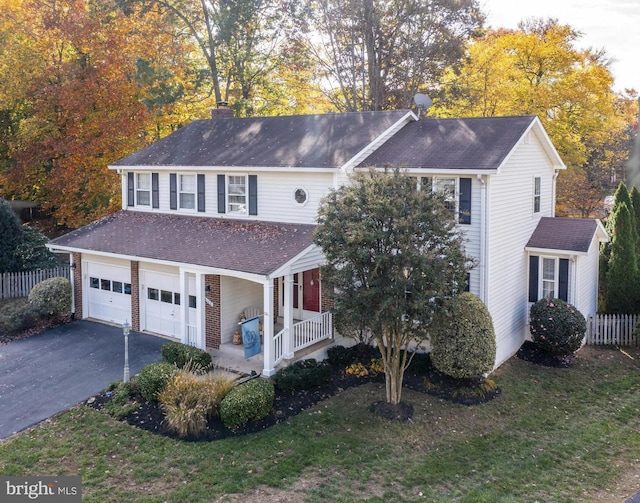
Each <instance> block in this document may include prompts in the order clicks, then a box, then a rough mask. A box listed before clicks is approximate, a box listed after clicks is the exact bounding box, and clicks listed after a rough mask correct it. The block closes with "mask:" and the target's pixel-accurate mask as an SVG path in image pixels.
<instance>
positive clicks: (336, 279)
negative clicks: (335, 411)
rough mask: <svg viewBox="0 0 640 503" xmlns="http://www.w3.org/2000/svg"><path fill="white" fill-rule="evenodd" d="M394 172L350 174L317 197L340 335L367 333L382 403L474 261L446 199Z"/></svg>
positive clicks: (396, 397) (395, 394)
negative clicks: (382, 385)
mask: <svg viewBox="0 0 640 503" xmlns="http://www.w3.org/2000/svg"><path fill="white" fill-rule="evenodd" d="M416 185H417V184H416V179H415V178H412V177H410V176H407V174H406V173H405V172H403V171H400V170H399V169H387V170H384V171H374V170H370V171H367V172H356V173H354V174H353V175H352V176H351V183H349V184H347V185H345V186H342V187H340V188H338V189H334V190H332V191H331V192H330V193H329V194H328V195H327V196H326V197H325V198H324V199H323V201H322V202H321V205H320V208H319V213H318V224H319V225H318V228H317V230H316V234H315V243H316V244H317V245H319V246H320V247H321V248H322V250H323V252H324V255H325V259H326V262H325V265H324V266H322V268H321V273H322V278H323V281H324V282H325V283H326V284H328V285H329V287H333V289H334V291H335V307H334V318H335V323H336V328H337V329H338V330H339V331H340V333H342V334H343V335H347V336H348V335H357V334H361V333H362V332H363V331H366V332H369V333H370V334H371V336H372V340H373V341H375V343H376V345H377V346H378V348H379V350H380V352H381V353H382V359H383V362H384V371H385V382H386V398H387V402H389V403H391V404H394V405H397V404H399V403H400V400H401V397H402V381H403V378H404V372H405V370H406V369H407V367H408V366H409V364H410V363H411V358H412V356H411V355H412V353H410V352H408V351H407V350H408V349H409V347H410V346H411V347H414V346H416V347H420V345H421V344H423V343H424V342H425V341H426V340H427V339H428V336H429V326H430V324H431V321H432V319H433V316H434V314H435V313H436V312H438V311H439V310H441V309H442V301H443V300H444V299H447V298H450V297H453V296H455V295H457V294H458V293H461V292H462V291H463V290H464V286H465V279H466V274H467V272H468V270H469V268H470V267H471V266H472V263H471V261H470V260H469V259H468V258H467V257H466V256H465V254H464V251H463V240H462V238H461V236H460V235H459V234H458V232H457V230H456V226H455V215H453V213H452V212H451V210H450V209H447V207H446V206H445V201H444V197H443V196H442V195H441V194H439V193H436V192H432V191H431V190H417V186H416Z"/></svg>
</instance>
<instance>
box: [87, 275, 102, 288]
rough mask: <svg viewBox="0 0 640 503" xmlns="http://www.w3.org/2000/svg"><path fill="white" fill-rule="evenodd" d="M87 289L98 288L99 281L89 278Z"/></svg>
mask: <svg viewBox="0 0 640 503" xmlns="http://www.w3.org/2000/svg"><path fill="white" fill-rule="evenodd" d="M89 288H100V279H99V278H93V277H91V278H89Z"/></svg>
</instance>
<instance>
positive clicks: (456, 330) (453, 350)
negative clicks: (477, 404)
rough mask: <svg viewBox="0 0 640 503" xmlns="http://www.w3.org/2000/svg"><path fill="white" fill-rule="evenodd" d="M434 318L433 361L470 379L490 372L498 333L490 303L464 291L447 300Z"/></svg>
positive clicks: (452, 374)
mask: <svg viewBox="0 0 640 503" xmlns="http://www.w3.org/2000/svg"><path fill="white" fill-rule="evenodd" d="M444 307H445V310H444V312H442V313H439V314H438V315H437V316H436V317H435V319H434V323H433V326H434V329H433V330H432V333H431V362H432V363H433V366H434V367H435V368H436V369H437V370H439V371H440V372H442V373H443V374H446V375H448V376H450V377H454V378H456V379H467V378H473V377H479V376H481V375H483V374H485V373H488V372H491V371H492V370H493V366H494V364H495V359H496V336H495V332H494V329H493V321H492V320H491V315H490V314H489V310H488V309H487V306H485V304H484V302H482V301H481V300H480V299H479V298H478V297H477V296H475V295H473V294H471V293H468V292H467V293H463V294H460V295H458V296H456V297H453V298H452V299H450V300H448V301H447V302H446V303H445V306H444Z"/></svg>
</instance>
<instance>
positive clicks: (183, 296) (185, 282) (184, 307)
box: [178, 269, 192, 344]
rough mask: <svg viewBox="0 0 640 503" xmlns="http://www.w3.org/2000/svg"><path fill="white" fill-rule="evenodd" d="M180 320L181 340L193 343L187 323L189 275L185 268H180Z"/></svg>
mask: <svg viewBox="0 0 640 503" xmlns="http://www.w3.org/2000/svg"><path fill="white" fill-rule="evenodd" d="M180 320H181V321H180V327H179V333H178V335H179V337H180V342H182V343H183V344H191V342H192V341H190V340H189V329H188V328H187V323H189V276H188V275H187V273H186V272H185V271H184V269H180Z"/></svg>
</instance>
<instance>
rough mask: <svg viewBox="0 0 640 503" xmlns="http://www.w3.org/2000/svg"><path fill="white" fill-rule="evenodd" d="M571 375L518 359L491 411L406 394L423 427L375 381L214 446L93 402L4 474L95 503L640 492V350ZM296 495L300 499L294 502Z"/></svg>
mask: <svg viewBox="0 0 640 503" xmlns="http://www.w3.org/2000/svg"><path fill="white" fill-rule="evenodd" d="M630 354H631V355H632V356H633V357H634V358H635V360H632V359H631V358H629V357H627V356H625V355H624V354H622V353H621V352H619V351H616V350H608V349H593V348H586V349H583V350H582V351H581V353H580V356H579V357H578V358H577V359H576V363H575V364H574V366H573V367H572V368H570V369H549V368H543V367H539V366H535V365H533V364H530V363H527V362H523V361H520V360H517V359H512V360H510V361H509V362H507V363H506V364H505V365H503V367H501V368H500V369H499V370H498V371H497V372H496V373H495V375H494V379H495V381H496V383H497V384H498V386H499V387H500V389H501V390H502V395H501V396H500V397H499V398H497V399H496V400H493V401H491V402H488V403H485V404H483V405H479V406H472V407H468V406H464V405H456V404H451V403H449V402H446V401H444V400H440V399H437V398H434V397H431V396H428V395H424V394H421V393H415V392H411V391H405V392H404V394H403V396H404V399H405V400H406V401H409V402H411V403H412V404H413V406H414V409H415V413H414V418H413V423H410V424H398V423H395V422H389V421H387V420H384V419H381V418H378V417H375V416H373V415H372V414H371V413H370V412H369V411H368V407H369V405H370V404H371V403H372V402H374V401H376V400H380V399H382V398H383V397H384V388H383V386H381V385H379V384H367V385H364V386H361V387H359V388H352V389H349V390H346V391H345V392H343V393H342V394H340V395H338V396H336V397H334V398H332V399H330V400H327V401H325V402H323V403H320V404H318V405H317V406H316V407H314V408H312V409H310V410H308V411H304V412H303V413H301V414H300V415H299V416H297V417H295V418H293V419H292V420H291V421H289V422H287V423H284V424H281V425H279V426H276V427H273V428H270V429H268V430H266V431H263V432H261V433H259V434H254V435H248V436H243V437H236V438H230V439H225V440H221V441H217V442H211V443H189V442H180V441H176V440H171V439H167V438H163V437H160V436H155V435H153V434H150V433H146V432H143V431H139V430H137V429H135V428H132V427H130V426H128V425H126V424H123V423H120V422H118V421H116V420H114V419H112V418H110V417H108V416H107V415H105V414H103V413H99V412H96V411H94V410H93V409H90V408H87V407H84V406H79V407H76V408H74V409H72V410H71V411H68V412H65V413H63V414H60V415H58V416H56V417H54V418H53V419H52V420H50V421H48V422H45V423H43V424H42V425H40V426H38V427H36V428H34V429H32V430H31V431H28V432H24V433H21V434H18V435H15V436H13V437H11V438H10V439H8V440H6V441H4V442H2V443H0V473H2V474H4V475H76V474H79V475H81V476H82V480H83V494H84V496H83V501H86V502H112V501H115V502H120V501H131V502H164V501H167V502H183V501H189V502H191V503H195V502H211V501H253V500H260V501H263V502H269V501H283V500H285V501H306V502H324V501H334V502H357V501H369V502H380V503H382V502H404V501H408V502H414V501H416V502H417V501H425V502H426V501H428V502H469V503H480V502H492V503H494V502H518V503H521V502H558V503H561V502H590V501H591V502H608V501H624V499H625V497H628V496H629V495H630V494H632V493H634V492H636V491H637V490H640V478H639V477H638V475H640V469H639V468H638V466H640V350H633V351H630ZM287 498H288V499H287Z"/></svg>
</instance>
